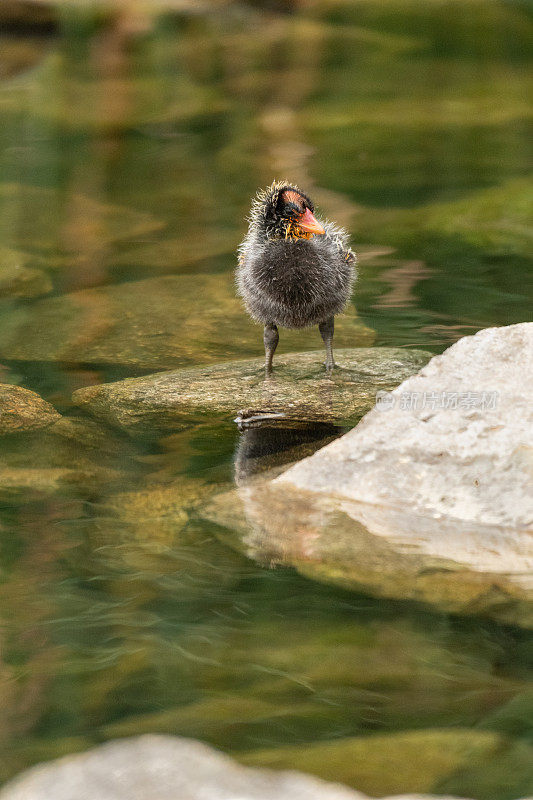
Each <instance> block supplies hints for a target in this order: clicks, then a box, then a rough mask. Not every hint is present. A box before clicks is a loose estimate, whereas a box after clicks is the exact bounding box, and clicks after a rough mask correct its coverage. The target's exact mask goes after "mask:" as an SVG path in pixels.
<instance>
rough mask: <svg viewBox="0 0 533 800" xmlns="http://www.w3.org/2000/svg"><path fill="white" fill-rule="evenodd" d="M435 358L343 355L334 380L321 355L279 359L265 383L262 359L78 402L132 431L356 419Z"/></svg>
mask: <svg viewBox="0 0 533 800" xmlns="http://www.w3.org/2000/svg"><path fill="white" fill-rule="evenodd" d="M430 357H431V354H430V353H426V352H425V351H422V350H405V349H400V348H390V347H380V348H357V349H350V350H337V351H336V359H337V362H338V367H337V369H336V370H334V372H333V373H332V375H331V376H328V375H327V374H326V373H325V371H324V367H323V363H322V362H323V358H324V354H323V352H322V351H314V352H310V353H294V354H291V355H283V356H282V355H280V356H278V357H277V359H276V365H275V371H274V376H273V377H272V378H271V379H269V380H265V377H264V361H263V359H253V360H248V361H233V362H226V363H223V364H217V365H214V366H209V367H196V368H194V369H184V370H176V371H171V372H162V373H158V374H155V375H148V376H144V377H141V378H128V379H126V380H123V381H118V382H117V383H110V384H100V385H98V386H92V387H89V388H87V389H79V390H78V391H77V392H75V393H74V395H73V399H74V402H75V403H77V404H78V405H79V406H80V407H82V408H83V409H84V410H86V411H89V412H90V413H91V414H94V416H96V417H98V418H99V419H102V420H105V421H106V422H107V423H110V424H112V425H115V426H118V427H120V428H123V429H125V430H128V431H130V432H131V431H135V430H138V431H140V432H141V431H142V430H143V429H144V430H147V429H148V430H166V429H169V428H170V429H172V428H175V427H176V426H178V425H179V424H182V423H184V422H189V423H190V422H191V421H194V420H202V419H204V418H205V416H206V415H214V416H218V417H224V418H228V417H231V416H232V415H233V416H234V415H235V414H237V413H238V412H240V411H243V410H244V415H243V416H244V417H248V418H252V417H255V416H257V414H259V415H260V416H261V415H264V414H267V415H270V416H271V417H273V418H274V419H276V415H277V418H278V420H279V419H283V420H301V419H303V420H316V421H321V422H333V423H341V422H346V421H348V422H349V421H354V420H355V419H357V418H358V417H360V416H361V415H362V414H364V413H365V412H366V411H368V410H369V409H370V408H372V406H373V405H374V403H375V398H376V392H377V391H378V390H387V389H391V388H393V387H395V386H397V385H398V383H400V382H401V381H402V380H404V379H405V378H406V377H407V376H409V375H412V374H413V373H415V372H417V371H418V370H419V369H420V368H421V367H422V366H423V365H424V364H426V363H427V361H428V360H429V358H430Z"/></svg>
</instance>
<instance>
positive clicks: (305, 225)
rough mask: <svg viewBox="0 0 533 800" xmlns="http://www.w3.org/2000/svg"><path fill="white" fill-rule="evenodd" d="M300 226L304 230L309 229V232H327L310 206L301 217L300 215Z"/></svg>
mask: <svg viewBox="0 0 533 800" xmlns="http://www.w3.org/2000/svg"><path fill="white" fill-rule="evenodd" d="M298 226H299V227H300V228H301V229H302V230H303V231H307V233H318V234H321V233H325V232H326V231H325V230H324V228H323V227H322V225H321V224H320V222H318V220H316V219H315V218H314V216H313V215H312V214H311V212H310V211H309V209H308V208H306V209H305V213H304V214H302V216H301V217H298Z"/></svg>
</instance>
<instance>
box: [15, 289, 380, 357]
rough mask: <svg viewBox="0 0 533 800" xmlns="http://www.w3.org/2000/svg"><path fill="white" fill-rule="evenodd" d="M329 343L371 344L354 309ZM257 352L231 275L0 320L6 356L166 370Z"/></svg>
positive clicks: (285, 339) (96, 292)
mask: <svg viewBox="0 0 533 800" xmlns="http://www.w3.org/2000/svg"><path fill="white" fill-rule="evenodd" d="M199 300H200V301H199ZM44 332H46V335H44ZM335 341H336V344H337V346H338V347H343V346H344V347H346V346H352V347H353V346H359V345H369V344H371V343H372V341H373V332H372V331H371V330H370V329H369V328H367V327H365V326H364V325H363V324H362V323H361V322H360V321H359V320H358V319H357V317H356V316H355V312H354V310H353V307H352V308H351V309H349V310H348V312H347V313H346V314H344V315H342V316H339V317H338V319H337V320H336V337H335ZM319 342H320V335H319V333H318V329H307V330H302V331H286V332H283V333H282V336H281V344H280V352H283V348H288V349H292V350H294V349H296V348H302V347H304V348H305V347H306V346H309V345H311V343H316V345H318V343H319ZM262 351H263V337H262V329H261V327H260V326H258V325H255V324H254V323H253V322H251V320H250V319H249V318H248V316H247V314H246V312H245V311H244V309H243V307H242V304H241V302H240V300H239V299H238V298H237V297H235V287H234V283H233V275H229V274H228V275H167V276H164V277H158V278H148V279H147V280H143V281H132V282H130V283H122V284H120V285H116V286H102V287H99V288H97V289H84V290H82V291H78V292H72V293H71V294H65V295H61V296H59V297H52V298H49V299H44V300H38V301H36V302H35V303H33V304H32V305H31V306H30V305H29V306H25V307H24V308H16V309H8V310H5V311H4V313H3V314H2V316H1V318H0V357H2V358H6V359H19V360H23V361H25V360H30V361H66V362H82V363H93V364H121V365H126V366H132V367H136V368H141V369H169V368H172V367H178V366H182V365H183V366H184V365H187V364H193V363H202V362H204V363H205V362H209V361H214V360H217V359H223V358H228V357H232V356H233V357H238V356H240V355H242V354H243V353H244V354H249V355H252V354H257V355H259V354H260V353H261V352H262Z"/></svg>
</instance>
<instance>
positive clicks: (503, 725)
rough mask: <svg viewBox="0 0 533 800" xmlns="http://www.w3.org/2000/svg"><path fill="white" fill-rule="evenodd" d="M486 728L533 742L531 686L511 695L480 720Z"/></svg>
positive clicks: (532, 694) (532, 689) (532, 693)
mask: <svg viewBox="0 0 533 800" xmlns="http://www.w3.org/2000/svg"><path fill="white" fill-rule="evenodd" d="M480 727H481V728H484V729H486V730H494V731H503V732H504V733H507V734H509V735H510V736H515V737H522V738H524V739H528V740H529V741H530V742H532V743H533V688H531V689H529V690H527V691H525V692H521V693H520V694H517V695H515V696H514V697H512V698H511V699H510V700H509V702H508V703H506V704H505V705H503V706H500V707H499V708H497V709H495V710H494V711H493V712H492V713H491V714H488V715H487V716H486V717H485V719H483V720H482V721H481V722H480Z"/></svg>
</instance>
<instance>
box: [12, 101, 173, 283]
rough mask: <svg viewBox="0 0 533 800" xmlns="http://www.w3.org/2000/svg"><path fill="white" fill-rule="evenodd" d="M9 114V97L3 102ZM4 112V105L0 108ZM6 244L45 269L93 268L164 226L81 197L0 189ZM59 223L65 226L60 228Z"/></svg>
mask: <svg viewBox="0 0 533 800" xmlns="http://www.w3.org/2000/svg"><path fill="white" fill-rule="evenodd" d="M3 99H4V100H5V101H6V102H7V107H8V108H9V96H8V97H7V98H3ZM2 107H3V108H5V107H6V103H5V102H3V103H2ZM0 207H1V208H2V210H3V215H4V216H3V220H2V227H1V228H0V231H1V233H2V240H3V244H4V245H5V246H6V247H8V248H9V249H14V250H16V251H18V250H23V251H24V252H26V251H30V252H31V253H36V254H38V255H39V256H41V257H42V256H47V259H46V261H45V262H44V263H45V264H46V266H47V267H54V266H55V267H65V266H68V267H69V269H71V270H72V268H73V267H75V266H78V267H88V266H89V267H90V266H91V264H92V262H93V261H94V259H97V260H98V259H99V258H100V257H101V255H102V254H103V253H104V252H105V248H106V247H108V246H109V245H110V244H114V243H119V242H124V243H127V242H128V241H129V240H130V239H132V238H135V237H139V236H147V235H148V234H150V233H154V232H155V231H158V230H161V228H163V227H164V223H162V222H161V221H160V220H158V219H157V218H156V217H155V216H154V215H153V214H150V213H148V212H145V211H137V210H135V209H132V208H130V207H127V206H120V205H114V204H111V203H102V202H101V201H100V200H99V199H95V198H93V197H89V196H88V195H86V194H83V193H81V192H76V193H74V194H69V195H65V194H63V193H62V192H61V191H60V189H59V188H57V189H50V188H45V187H42V186H28V185H26V184H23V183H0ZM58 221H61V224H58Z"/></svg>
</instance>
